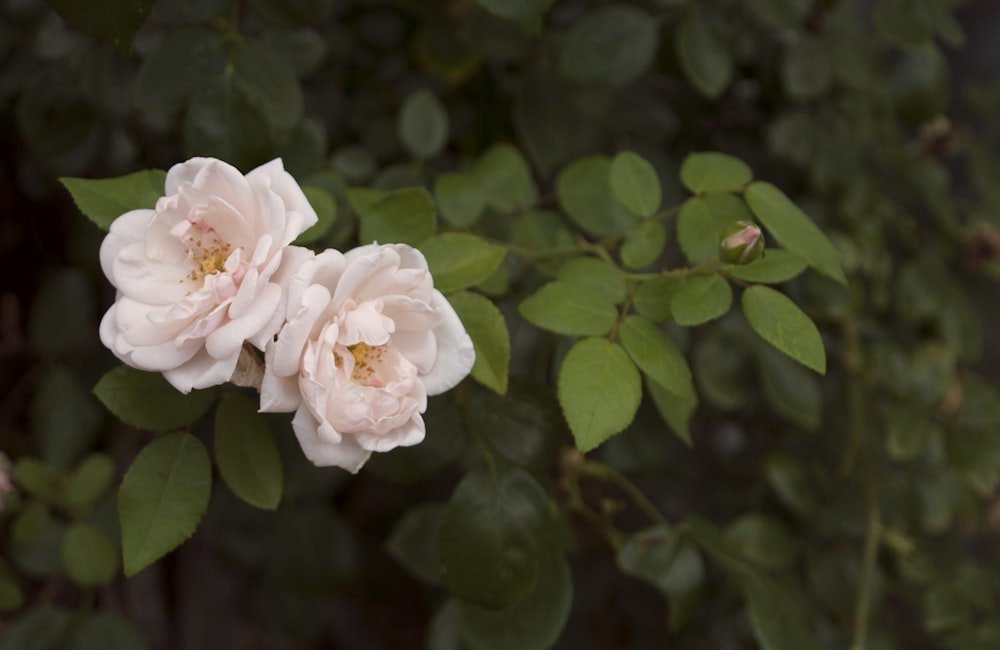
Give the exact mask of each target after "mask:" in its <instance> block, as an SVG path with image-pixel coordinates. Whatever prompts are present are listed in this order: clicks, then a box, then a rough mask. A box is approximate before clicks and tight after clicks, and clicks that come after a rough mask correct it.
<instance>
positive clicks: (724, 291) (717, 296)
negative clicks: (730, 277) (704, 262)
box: [670, 274, 733, 326]
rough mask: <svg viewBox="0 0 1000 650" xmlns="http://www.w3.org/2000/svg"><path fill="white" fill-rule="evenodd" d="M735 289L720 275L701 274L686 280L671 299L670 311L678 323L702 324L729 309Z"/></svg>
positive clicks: (687, 324) (686, 324)
mask: <svg viewBox="0 0 1000 650" xmlns="http://www.w3.org/2000/svg"><path fill="white" fill-rule="evenodd" d="M732 304H733V290H732V289H731V288H730V287H729V283H728V282H726V280H725V279H723V278H722V277H721V276H719V275H715V274H713V275H701V276H695V277H692V278H688V279H686V280H684V282H683V284H681V285H680V286H679V287H678V288H677V291H675V292H674V297H673V299H672V300H671V301H670V312H671V313H672V314H673V316H674V320H675V321H676V322H677V324H678V325H684V326H691V325H701V324H702V323H707V322H708V321H710V320H715V319H716V318H719V317H720V316H723V315H724V314H725V313H726V312H728V311H729V308H730V307H731V306H732Z"/></svg>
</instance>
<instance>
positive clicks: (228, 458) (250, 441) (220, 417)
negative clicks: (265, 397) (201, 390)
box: [215, 393, 284, 510]
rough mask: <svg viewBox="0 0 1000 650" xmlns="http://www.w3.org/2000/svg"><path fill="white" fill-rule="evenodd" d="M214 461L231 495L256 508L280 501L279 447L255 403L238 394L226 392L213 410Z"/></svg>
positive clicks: (268, 507) (273, 505)
mask: <svg viewBox="0 0 1000 650" xmlns="http://www.w3.org/2000/svg"><path fill="white" fill-rule="evenodd" d="M215 462H216V464H218V466H219V473H220V474H221V475H222V480H224V481H225V482H226V485H228V486H229V489H230V490H232V491H233V494H235V495H236V496H238V497H239V498H241V499H243V500H244V501H246V502H247V503H249V504H250V505H252V506H254V507H255V508H261V509H263V510H274V509H275V508H277V507H278V504H279V503H280V502H281V491H282V487H283V485H284V483H283V481H284V472H283V471H282V466H281V457H280V456H279V455H278V447H277V446H276V445H275V444H274V438H272V437H271V431H270V430H269V429H268V428H267V422H266V421H265V420H264V417H263V416H262V415H261V414H260V413H258V412H257V406H256V404H254V402H252V401H251V400H250V399H248V398H246V397H244V396H243V395H240V394H239V393H226V394H225V395H223V396H222V400H220V402H219V408H218V409H216V411H215Z"/></svg>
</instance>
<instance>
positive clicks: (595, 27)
mask: <svg viewBox="0 0 1000 650" xmlns="http://www.w3.org/2000/svg"><path fill="white" fill-rule="evenodd" d="M658 48H659V35H658V33H657V25H656V21H655V20H653V17H652V16H650V15H649V14H647V13H646V12H645V11H643V10H641V9H639V8H637V7H633V6H629V5H605V6H601V7H597V8H595V9H593V10H591V11H590V12H588V13H587V14H585V15H584V16H583V18H581V19H580V20H578V21H577V22H576V23H574V24H573V27H572V28H570V31H569V34H568V35H567V36H566V40H565V41H564V43H563V48H562V52H561V54H560V56H559V72H560V74H561V75H562V76H564V77H565V78H567V79H570V80H571V81H575V82H576V83H579V84H583V85H588V86H599V87H605V88H621V87H624V86H627V85H629V84H630V83H632V82H634V81H636V80H637V79H638V78H639V77H641V76H642V74H643V73H644V72H645V71H646V70H647V69H648V68H649V66H650V64H652V62H653V58H654V57H655V55H656V50H657V49H658Z"/></svg>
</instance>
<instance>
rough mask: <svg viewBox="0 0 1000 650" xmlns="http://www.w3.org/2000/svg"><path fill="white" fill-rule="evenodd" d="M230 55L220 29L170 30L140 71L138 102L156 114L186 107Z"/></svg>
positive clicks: (136, 79)
mask: <svg viewBox="0 0 1000 650" xmlns="http://www.w3.org/2000/svg"><path fill="white" fill-rule="evenodd" d="M226 58H227V52H226V42H225V40H224V39H223V36H222V34H221V33H220V32H219V31H217V30H214V29H207V28H200V27H197V28H183V29H179V30H177V31H173V32H169V33H167V34H166V35H165V36H164V38H163V40H161V41H160V42H159V43H158V44H157V45H156V47H155V48H153V50H152V51H151V52H150V53H149V55H148V56H147V57H146V58H145V59H144V60H143V62H142V65H141V66H140V67H139V71H138V73H137V74H136V77H135V103H136V106H137V107H138V108H140V109H141V110H143V111H147V112H150V113H153V114H156V113H164V112H172V111H176V110H179V109H181V108H183V107H184V106H185V105H186V104H187V102H188V101H189V100H190V98H191V97H192V95H194V94H195V93H196V92H197V91H198V90H200V89H202V88H203V87H205V86H206V85H208V84H209V83H210V82H211V81H212V80H213V79H214V78H216V77H218V76H219V75H221V74H222V71H223V70H224V69H225V66H226ZM162 191H163V185H162V183H161V184H160V192H161V193H162ZM140 207H153V206H152V204H150V205H148V206H140Z"/></svg>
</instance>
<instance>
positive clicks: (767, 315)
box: [743, 284, 826, 375]
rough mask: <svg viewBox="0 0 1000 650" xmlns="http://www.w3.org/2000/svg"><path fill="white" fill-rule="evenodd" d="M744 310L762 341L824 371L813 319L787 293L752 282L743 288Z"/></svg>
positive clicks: (821, 350)
mask: <svg viewBox="0 0 1000 650" xmlns="http://www.w3.org/2000/svg"><path fill="white" fill-rule="evenodd" d="M743 313H744V314H745V315H746V317H747V321H748V322H749V323H750V327H752V328H753V329H754V331H756V332H757V333H758V334H760V335H761V337H763V339H764V340H765V341H767V342H768V343H770V344H771V345H773V346H774V347H776V348H777V349H778V350H781V351H782V352H784V353H785V354H787V355H788V356H789V357H791V358H792V359H795V360H796V361H798V362H799V363H801V364H802V365H804V366H806V367H807V368H810V369H812V370H815V371H816V372H818V373H819V374H821V375H822V374H826V350H825V349H824V348H823V338H822V337H821V336H820V334H819V330H818V329H816V325H815V323H813V322H812V320H811V319H810V318H809V317H808V316H806V314H805V313H804V312H803V311H802V310H801V309H799V308H798V307H797V306H796V305H795V303H794V302H792V301H791V300H790V299H789V298H788V297H787V296H785V295H784V294H781V293H779V292H777V291H775V290H774V289H771V288H770V287H765V286H763V285H759V284H758V285H754V286H752V287H750V288H749V289H747V290H746V291H744V292H743Z"/></svg>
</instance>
